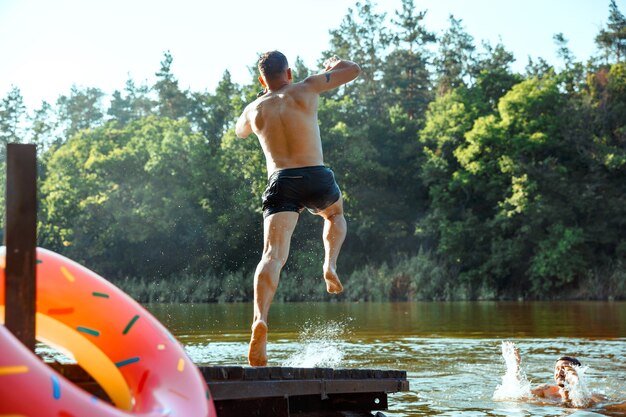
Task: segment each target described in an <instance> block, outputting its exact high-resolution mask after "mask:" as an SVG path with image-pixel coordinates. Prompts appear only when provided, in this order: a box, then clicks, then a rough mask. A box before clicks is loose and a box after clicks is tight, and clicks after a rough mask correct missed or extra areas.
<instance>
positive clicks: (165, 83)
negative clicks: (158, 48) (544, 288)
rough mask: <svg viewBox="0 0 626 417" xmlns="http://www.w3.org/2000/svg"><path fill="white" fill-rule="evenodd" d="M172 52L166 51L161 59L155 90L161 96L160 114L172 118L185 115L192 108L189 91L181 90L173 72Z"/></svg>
mask: <svg viewBox="0 0 626 417" xmlns="http://www.w3.org/2000/svg"><path fill="white" fill-rule="evenodd" d="M173 61H174V59H173V58H172V54H171V53H170V52H169V51H166V52H165V53H164V54H163V61H161V69H159V71H158V72H157V73H156V74H155V75H156V76H157V82H156V84H155V85H154V87H153V88H154V90H155V91H156V92H157V94H158V96H159V101H158V114H159V115H160V116H164V117H170V118H172V119H178V118H180V117H185V116H186V115H187V114H188V112H189V108H190V99H189V97H188V92H186V91H181V90H180V88H179V87H178V80H177V79H176V78H175V77H174V74H173V73H172V62H173Z"/></svg>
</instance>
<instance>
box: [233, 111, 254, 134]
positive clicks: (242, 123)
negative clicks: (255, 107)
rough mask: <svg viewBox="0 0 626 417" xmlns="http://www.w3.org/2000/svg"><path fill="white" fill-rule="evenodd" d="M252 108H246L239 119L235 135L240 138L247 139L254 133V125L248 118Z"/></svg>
mask: <svg viewBox="0 0 626 417" xmlns="http://www.w3.org/2000/svg"><path fill="white" fill-rule="evenodd" d="M249 108H250V106H248V107H246V108H245V110H244V111H243V113H241V116H239V119H237V124H236V125H235V133H236V134H237V137H239V138H242V139H243V138H247V137H248V136H250V134H251V133H252V125H251V124H250V119H249V118H248V112H249Z"/></svg>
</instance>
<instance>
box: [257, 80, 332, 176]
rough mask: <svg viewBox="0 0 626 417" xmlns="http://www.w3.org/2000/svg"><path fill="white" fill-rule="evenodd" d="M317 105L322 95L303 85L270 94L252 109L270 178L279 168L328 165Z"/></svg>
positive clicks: (302, 83)
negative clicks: (325, 160) (325, 163)
mask: <svg viewBox="0 0 626 417" xmlns="http://www.w3.org/2000/svg"><path fill="white" fill-rule="evenodd" d="M317 102H318V94H317V93H316V92H314V91H313V90H312V89H311V88H310V85H309V84H308V83H306V82H301V83H297V84H289V85H286V86H284V87H283V88H281V89H280V90H278V91H271V92H268V93H266V94H265V95H263V96H261V97H259V98H258V99H256V100H255V101H254V102H252V103H251V104H250V106H248V109H246V112H248V114H247V117H248V118H249V120H250V124H251V128H252V131H253V132H254V133H255V134H256V135H257V137H258V138H259V142H260V144H261V147H262V148H263V152H264V154H265V159H266V163H267V173H268V175H270V174H271V173H273V172H274V171H276V170H277V169H285V168H297V167H306V166H316V165H324V157H323V156H322V141H321V139H320V131H319V127H318V125H317Z"/></svg>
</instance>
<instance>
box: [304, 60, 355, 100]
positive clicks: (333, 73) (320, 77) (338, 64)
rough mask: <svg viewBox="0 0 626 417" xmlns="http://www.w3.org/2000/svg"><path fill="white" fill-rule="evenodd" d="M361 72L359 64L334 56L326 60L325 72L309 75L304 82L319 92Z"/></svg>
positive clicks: (337, 85) (346, 80)
mask: <svg viewBox="0 0 626 417" xmlns="http://www.w3.org/2000/svg"><path fill="white" fill-rule="evenodd" d="M360 73H361V67H359V65H358V64H356V63H354V62H352V61H348V60H345V59H339V58H337V57H336V56H333V57H331V58H329V59H327V60H326V61H324V72H323V73H321V74H315V75H311V76H310V77H307V78H306V79H305V80H304V81H303V83H304V84H306V85H308V86H310V87H311V88H312V89H313V90H315V91H316V92H318V93H321V92H324V91H328V90H332V89H333V88H337V87H339V86H340V85H343V84H346V83H348V82H350V81H352V80H354V79H355V78H356V77H358V76H359V74H360Z"/></svg>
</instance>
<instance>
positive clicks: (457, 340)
mask: <svg viewBox="0 0 626 417" xmlns="http://www.w3.org/2000/svg"><path fill="white" fill-rule="evenodd" d="M148 308H149V310H150V311H152V313H153V314H154V315H155V316H156V317H157V318H158V319H160V320H161V321H162V322H163V323H164V324H165V325H166V326H167V327H168V328H169V329H170V330H171V331H172V332H173V333H174V335H176V336H177V337H178V338H179V340H180V341H181V342H182V343H183V344H184V345H185V347H186V349H187V351H188V353H189V355H190V356H191V358H192V360H193V361H194V362H195V363H197V364H206V365H247V362H246V354H247V346H248V340H249V336H250V332H249V326H250V324H251V318H252V305H251V304H209V305H206V304H201V305H149V306H148ZM269 328H270V334H269V343H268V355H269V364H268V365H269V366H295V367H313V366H318V367H334V368H369V369H399V370H406V371H407V373H408V379H409V383H410V391H409V392H405V393H398V394H392V395H390V396H389V411H386V412H385V414H386V415H388V416H425V415H442V416H456V415H461V416H484V415H489V416H566V415H567V416H570V415H575V416H591V415H626V412H624V413H620V412H612V413H611V412H609V411H607V408H606V407H608V406H606V405H599V406H595V407H593V408H588V409H574V408H566V407H564V406H561V405H557V404H549V403H537V402H533V401H529V400H522V399H516V400H506V401H505V400H494V399H493V396H494V392H495V391H496V389H497V388H498V386H499V385H503V384H506V381H503V377H504V375H505V372H506V370H507V368H506V365H505V360H504V358H503V355H502V345H503V342H513V343H514V344H515V345H516V346H517V347H518V348H519V350H520V352H521V356H522V369H523V370H524V371H525V374H526V376H527V378H528V380H529V381H530V382H531V384H532V385H533V386H534V385H538V384H543V383H553V380H552V375H553V367H554V363H555V361H556V359H557V358H558V357H559V356H562V355H570V356H576V357H578V359H579V360H580V361H581V362H582V364H583V367H585V368H586V369H585V372H584V382H585V385H586V386H587V387H588V389H589V390H591V391H593V392H595V393H600V394H603V395H605V396H606V397H608V400H607V401H606V403H605V404H608V403H617V402H621V401H626V360H625V359H626V303H621V302H610V303H609V302H519V303H518V302H449V303H440V302H436V303H286V304H274V305H273V306H272V308H271V311H270V320H269Z"/></svg>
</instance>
